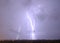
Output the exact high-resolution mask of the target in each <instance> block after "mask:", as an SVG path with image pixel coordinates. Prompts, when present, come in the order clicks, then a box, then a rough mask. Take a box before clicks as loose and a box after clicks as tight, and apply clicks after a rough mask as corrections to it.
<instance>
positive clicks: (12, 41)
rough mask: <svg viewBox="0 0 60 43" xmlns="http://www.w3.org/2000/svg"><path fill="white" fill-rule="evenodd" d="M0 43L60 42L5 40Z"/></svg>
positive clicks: (59, 42) (57, 41)
mask: <svg viewBox="0 0 60 43" xmlns="http://www.w3.org/2000/svg"><path fill="white" fill-rule="evenodd" d="M0 43H60V40H4V41H0Z"/></svg>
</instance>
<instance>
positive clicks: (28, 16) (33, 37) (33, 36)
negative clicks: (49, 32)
mask: <svg viewBox="0 0 60 43" xmlns="http://www.w3.org/2000/svg"><path fill="white" fill-rule="evenodd" d="M26 15H27V18H28V21H29V23H30V26H31V29H32V34H31V36H32V39H35V34H34V30H35V29H34V26H35V24H33V21H32V18H31V17H30V15H29V13H28V12H26Z"/></svg>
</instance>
